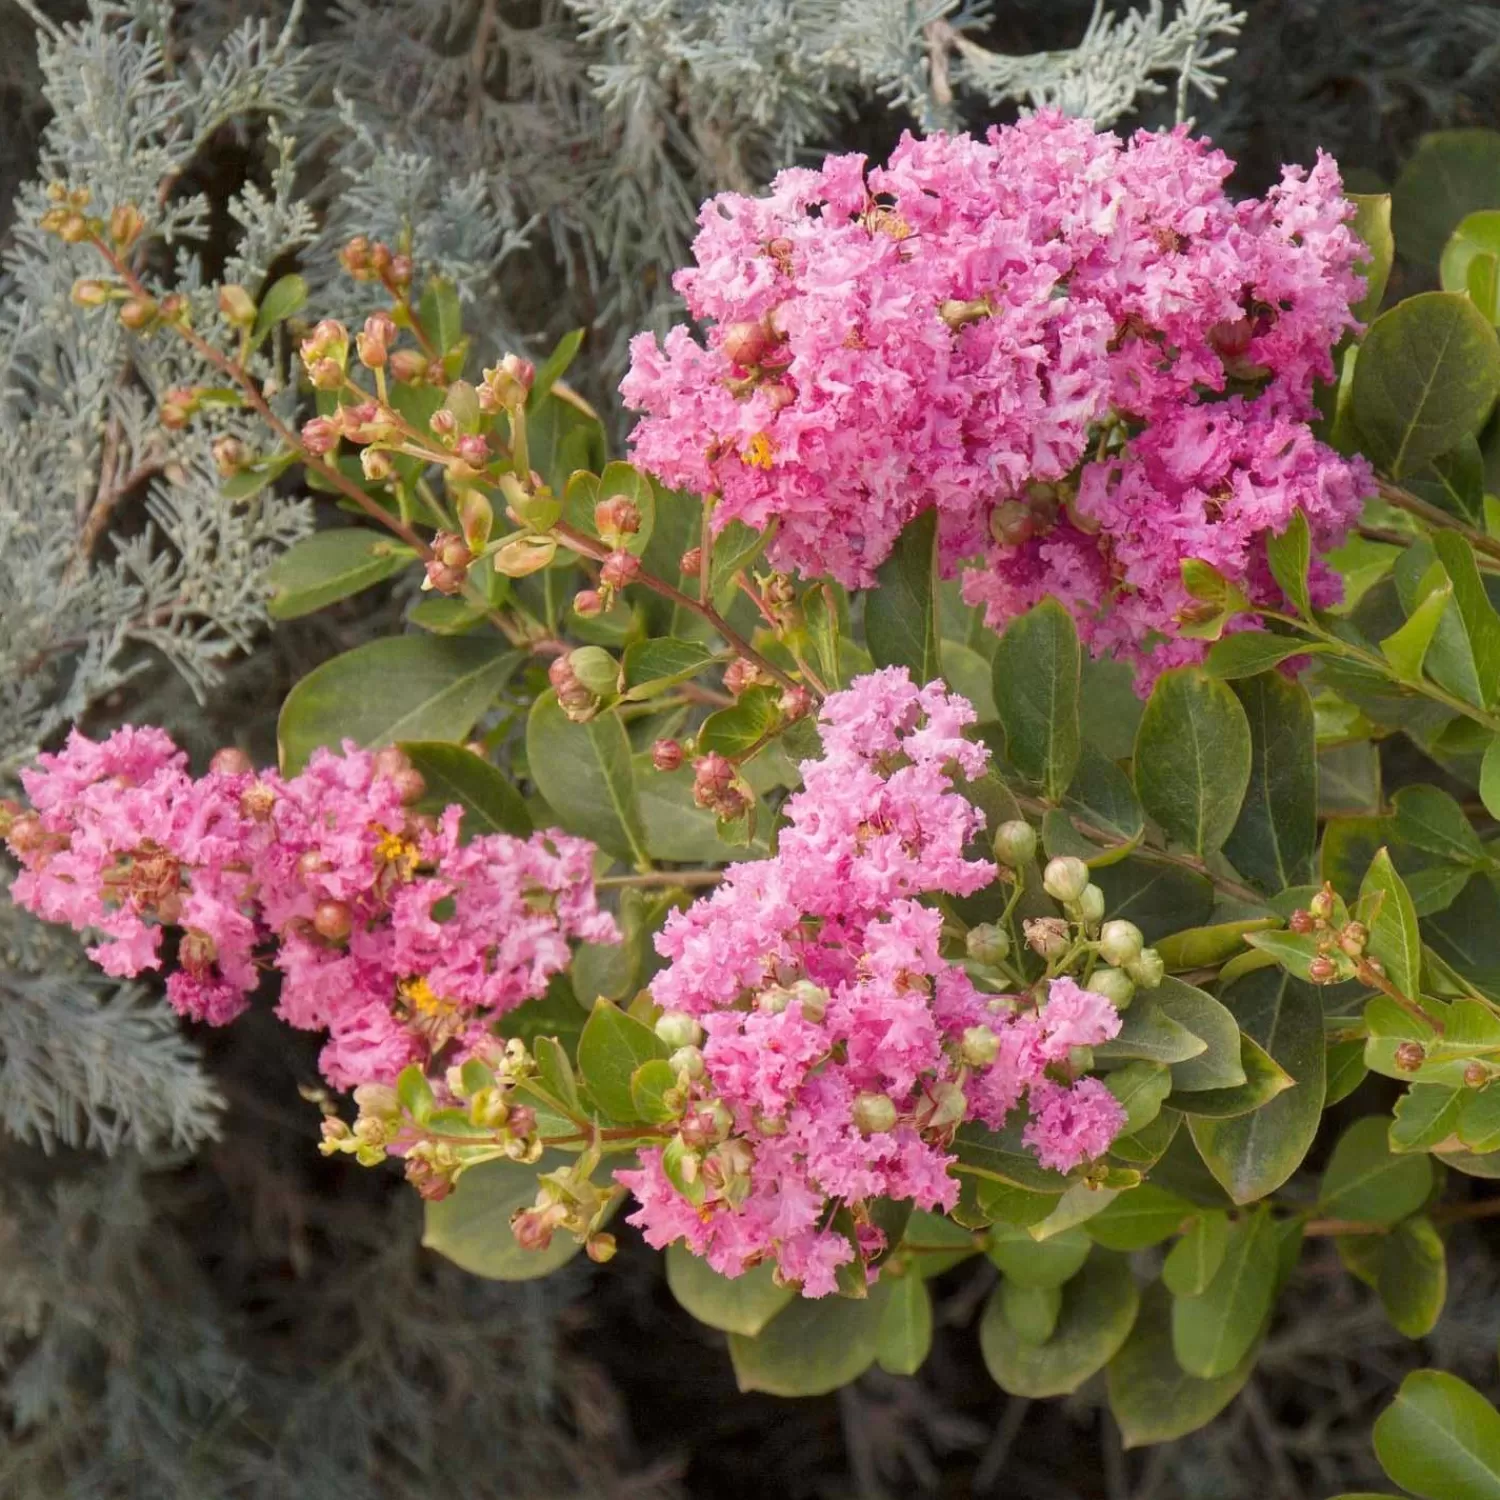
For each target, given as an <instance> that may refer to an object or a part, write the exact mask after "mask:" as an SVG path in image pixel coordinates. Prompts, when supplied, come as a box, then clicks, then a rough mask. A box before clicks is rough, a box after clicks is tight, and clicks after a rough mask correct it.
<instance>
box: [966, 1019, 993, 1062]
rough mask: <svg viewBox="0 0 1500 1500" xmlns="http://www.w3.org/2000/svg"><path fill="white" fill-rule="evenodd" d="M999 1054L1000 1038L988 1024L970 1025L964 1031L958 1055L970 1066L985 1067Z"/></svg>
mask: <svg viewBox="0 0 1500 1500" xmlns="http://www.w3.org/2000/svg"><path fill="white" fill-rule="evenodd" d="M999 1055H1000V1038H999V1037H997V1036H996V1035H995V1033H994V1032H993V1031H991V1030H990V1028H989V1027H988V1026H970V1027H968V1028H967V1029H966V1030H965V1031H964V1039H963V1045H962V1047H961V1048H960V1050H959V1056H960V1057H961V1058H962V1059H963V1060H964V1062H966V1063H967V1064H968V1065H969V1066H970V1067H971V1068H987V1067H988V1066H989V1065H990V1064H991V1063H992V1062H994V1060H995V1059H996V1058H997V1057H998V1056H999Z"/></svg>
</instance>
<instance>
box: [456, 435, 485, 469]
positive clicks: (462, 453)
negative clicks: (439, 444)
mask: <svg viewBox="0 0 1500 1500" xmlns="http://www.w3.org/2000/svg"><path fill="white" fill-rule="evenodd" d="M455 451H456V452H457V454H458V456H459V457H460V458H461V459H463V461H464V462H465V463H467V464H473V466H474V467H475V468H476V469H482V468H483V467H484V466H485V465H486V464H487V463H488V462H489V461H490V445H489V442H488V441H487V440H486V439H485V437H484V435H483V434H482V433H478V432H468V433H465V434H464V435H463V437H461V438H459V440H458V445H457V448H456V450H455Z"/></svg>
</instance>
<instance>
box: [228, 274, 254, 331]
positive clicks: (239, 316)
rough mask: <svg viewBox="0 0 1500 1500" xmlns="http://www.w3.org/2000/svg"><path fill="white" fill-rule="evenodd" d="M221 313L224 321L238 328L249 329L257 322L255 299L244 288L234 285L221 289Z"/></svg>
mask: <svg viewBox="0 0 1500 1500" xmlns="http://www.w3.org/2000/svg"><path fill="white" fill-rule="evenodd" d="M219 311H220V313H222V314H223V316H224V320H225V322H227V323H230V324H232V325H233V326H234V327H236V328H249V327H251V326H252V325H253V324H254V322H255V299H254V298H253V297H252V296H251V295H250V293H249V292H247V291H246V290H245V289H244V287H242V286H235V285H233V284H232V283H231V284H229V285H226V286H221V287H220V288H219Z"/></svg>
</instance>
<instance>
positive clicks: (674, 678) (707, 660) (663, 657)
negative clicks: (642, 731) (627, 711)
mask: <svg viewBox="0 0 1500 1500" xmlns="http://www.w3.org/2000/svg"><path fill="white" fill-rule="evenodd" d="M717 659H718V657H717V654H716V653H715V652H713V651H711V650H709V648H708V647H707V646H705V645H703V644H702V643H701V642H699V641H677V640H673V639H672V638H671V637H660V638H657V639H655V640H646V641H636V642H635V643H634V644H633V645H630V646H627V647H626V648H625V656H624V662H623V665H624V668H625V694H624V696H625V697H626V698H627V699H628V700H630V701H632V702H635V701H638V700H641V699H645V698H654V697H656V696H657V695H658V694H660V693H664V692H666V690H667V689H668V688H670V687H675V686H676V685H677V684H678V683H679V682H686V681H687V680H688V679H689V678H690V677H696V676H697V675H698V674H699V673H700V672H702V671H705V670H706V669H707V668H708V667H710V666H712V665H713V663H714V662H715V661H716V660H717Z"/></svg>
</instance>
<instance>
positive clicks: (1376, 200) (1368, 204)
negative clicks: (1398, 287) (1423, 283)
mask: <svg viewBox="0 0 1500 1500" xmlns="http://www.w3.org/2000/svg"><path fill="white" fill-rule="evenodd" d="M1348 198H1349V201H1350V202H1351V203H1352V204H1353V205H1354V218H1353V220H1352V221H1351V222H1350V225H1349V227H1350V228H1351V229H1352V230H1353V231H1354V232H1355V234H1357V235H1358V236H1359V237H1360V239H1362V240H1363V241H1364V242H1365V244H1366V245H1368V246H1369V248H1370V254H1369V256H1368V258H1366V259H1363V260H1361V261H1360V263H1359V264H1358V265H1357V266H1356V267H1355V269H1356V270H1357V271H1358V272H1359V274H1360V275H1361V276H1363V277H1364V278H1365V294H1364V296H1363V297H1361V298H1360V299H1359V301H1358V302H1357V303H1356V304H1355V305H1354V306H1353V307H1352V308H1350V309H1349V310H1350V312H1352V313H1353V314H1354V316H1355V317H1356V318H1358V319H1359V321H1360V322H1361V323H1368V322H1369V321H1370V319H1371V318H1373V317H1374V316H1375V314H1376V313H1377V312H1378V311H1379V310H1380V301H1381V298H1383V297H1384V296H1385V284H1386V281H1387V280H1388V279H1389V277H1390V274H1391V261H1392V260H1393V259H1394V258H1395V254H1396V240H1395V237H1394V236H1393V235H1392V234H1391V195H1390V194H1389V193H1350V194H1348Z"/></svg>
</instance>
